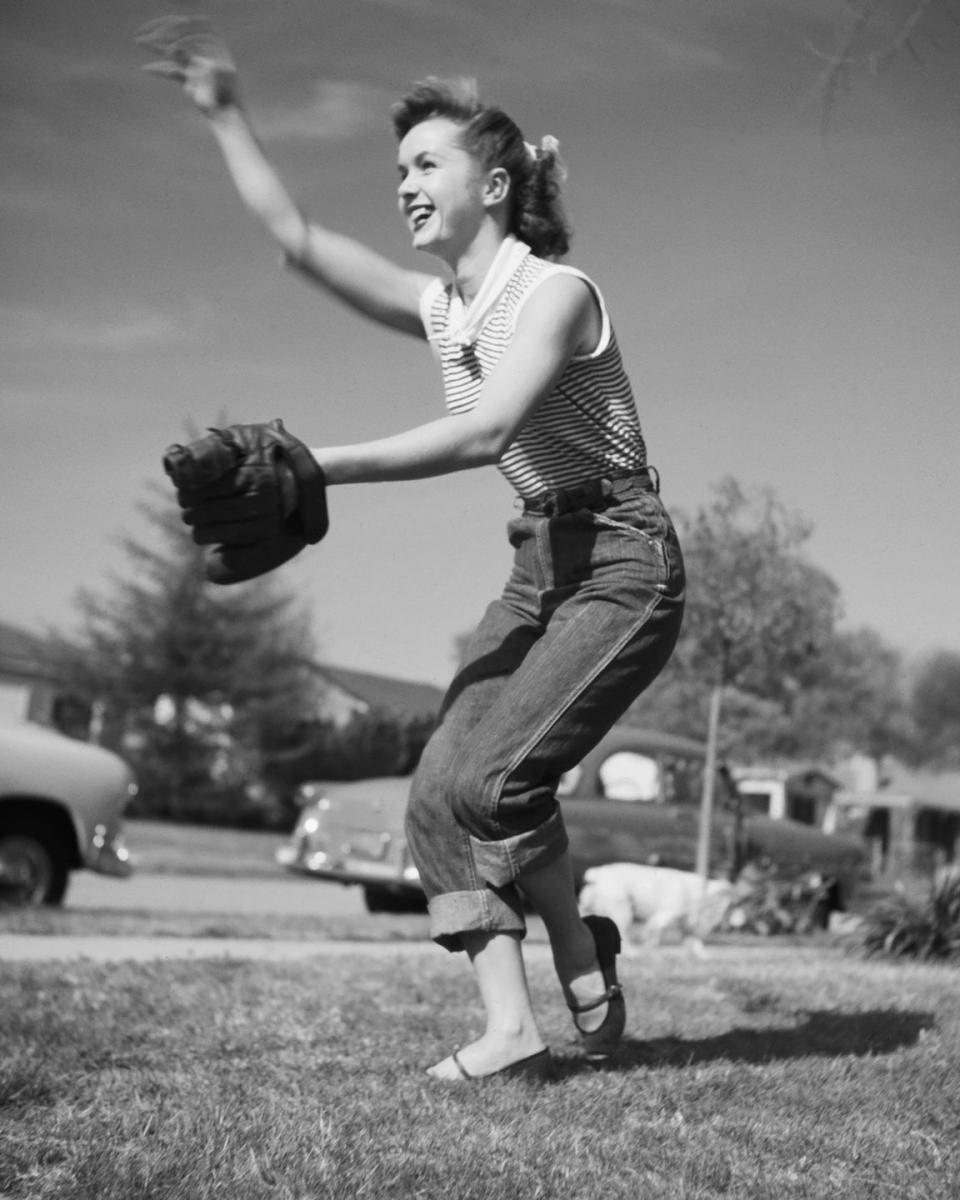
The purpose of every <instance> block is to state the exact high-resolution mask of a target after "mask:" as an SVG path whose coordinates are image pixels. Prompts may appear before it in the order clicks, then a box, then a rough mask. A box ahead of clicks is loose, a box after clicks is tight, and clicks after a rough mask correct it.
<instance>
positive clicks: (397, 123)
mask: <svg viewBox="0 0 960 1200" xmlns="http://www.w3.org/2000/svg"><path fill="white" fill-rule="evenodd" d="M391 116H392V118H393V128H394V132H395V133H396V135H397V138H398V140H400V139H402V138H404V137H406V135H407V134H408V133H409V132H410V130H411V129H413V127H414V126H415V125H419V124H420V123H421V122H422V121H427V120H429V119H430V118H431V117H445V118H447V120H450V121H453V122H455V123H456V124H457V125H459V126H460V127H461V129H462V131H463V132H462V138H463V144H464V147H465V149H466V150H467V151H468V152H469V153H470V154H472V155H474V157H475V158H476V159H477V161H478V162H480V163H481V164H482V166H483V168H484V170H485V171H490V170H493V169H494V168H495V167H502V168H503V169H504V170H505V171H506V172H507V174H508V175H509V176H510V195H511V197H512V205H511V208H510V219H509V222H508V226H507V228H508V231H509V232H510V233H512V234H513V235H514V237H516V238H519V240H520V241H521V242H526V243H527V245H528V246H529V247H530V249H531V250H532V251H533V253H534V254H536V255H538V256H539V257H540V258H550V259H556V258H562V257H563V255H564V254H566V253H567V251H568V250H569V249H570V227H569V225H568V224H567V220H566V217H565V215H564V212H563V206H562V204H561V201H560V186H561V184H562V182H563V178H564V174H565V172H564V168H563V163H562V162H561V160H560V157H559V154H558V153H557V151H556V149H554V148H551V147H548V148H545V149H540V150H537V152H536V156H533V155H531V154H530V151H529V150H528V148H527V144H526V142H525V141H524V137H523V134H522V133H521V132H520V129H519V127H518V126H517V125H516V123H515V122H514V121H512V120H511V119H510V117H508V116H507V114H506V113H505V112H504V111H503V109H501V108H497V107H496V106H494V105H488V104H482V103H481V101H480V98H479V96H478V95H477V86H476V84H475V83H474V82H473V80H470V79H436V78H433V77H432V76H431V77H430V78H427V79H424V80H423V81H422V82H421V83H418V84H416V85H415V86H414V88H413V90H412V91H411V92H410V93H409V94H408V95H406V96H404V98H403V99H402V100H399V101H398V102H397V103H396V104H395V105H394V106H393V108H392V109H391Z"/></svg>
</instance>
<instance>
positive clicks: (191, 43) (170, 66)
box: [137, 17, 430, 337]
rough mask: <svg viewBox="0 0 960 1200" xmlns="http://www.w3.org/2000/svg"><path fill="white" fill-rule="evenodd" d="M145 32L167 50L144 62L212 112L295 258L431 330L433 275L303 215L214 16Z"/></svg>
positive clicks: (375, 309)
mask: <svg viewBox="0 0 960 1200" xmlns="http://www.w3.org/2000/svg"><path fill="white" fill-rule="evenodd" d="M137 40H138V42H140V44H141V45H144V46H146V47H148V48H149V49H150V50H152V51H153V52H154V53H157V54H159V56H160V57H159V59H158V60H157V61H156V62H152V63H149V64H147V66H146V67H145V68H144V69H145V70H147V71H149V72H151V73H153V74H156V75H160V76H162V77H163V78H165V79H172V80H174V81H175V82H178V83H181V84H182V85H183V89H184V91H185V93H186V94H187V96H188V97H189V98H190V99H191V101H192V102H193V103H194V104H195V105H196V107H197V108H198V109H199V110H200V112H201V113H202V114H203V115H204V116H205V117H206V118H207V121H208V122H209V125H210V129H211V131H212V132H213V135H214V137H215V138H216V140H217V143H218V145H219V147H220V150H221V152H222V154H223V157H224V160H225V162H226V165H227V169H228V171H229V172H230V176H231V178H232V180H233V182H234V185H235V186H236V189H237V191H238V192H239V194H240V198H241V200H242V201H243V203H244V204H245V205H246V207H247V208H248V209H249V210H250V212H251V213H253V215H254V216H255V217H257V218H258V219H259V221H260V222H261V224H262V225H263V226H264V227H265V228H266V230H267V232H268V233H270V235H271V236H272V237H273V238H274V240H275V241H276V242H277V244H278V245H279V246H280V248H281V249H282V251H283V253H284V255H285V256H286V258H287V260H288V262H289V263H290V264H291V265H293V266H295V267H297V268H298V269H299V270H301V271H302V272H303V273H304V274H305V275H306V276H307V277H308V278H309V279H310V280H311V281H313V282H315V283H317V284H319V285H320V286H321V287H323V288H325V289H326V290H327V291H329V292H331V293H332V294H333V295H334V296H336V297H337V298H338V299H339V300H342V301H343V302H344V303H345V304H348V305H350V306H351V307H352V308H354V309H356V310H357V311H358V312H360V313H363V314H364V315H365V316H367V317H370V318H372V319H373V320H375V321H379V322H381V323H382V324H384V325H388V326H390V327H391V328H394V329H399V330H401V331H402V332H404V333H410V334H413V335H415V336H419V337H424V336H425V334H424V329H423V324H422V321H421V319H420V311H419V301H420V294H421V292H422V291H423V288H424V286H425V285H426V283H427V281H428V280H429V278H430V277H429V276H427V275H423V274H420V273H419V272H416V271H408V270H405V269H404V268H402V267H399V266H397V265H396V264H395V263H392V262H391V261H390V260H389V259H387V258H384V257H383V256H382V255H380V254H378V253H376V252H375V251H373V250H371V249H370V248H369V247H367V246H364V245H363V244H362V243H360V242H358V241H356V240H355V239H353V238H350V237H346V236H344V235H342V234H338V233H334V232H332V231H331V230H328V229H325V228H323V227H322V226H320V225H317V224H315V223H314V222H312V221H309V220H308V219H307V218H306V217H305V216H304V215H303V213H302V212H301V211H300V209H299V207H298V206H297V205H296V203H295V202H294V201H293V199H292V198H291V196H290V194H289V192H288V191H287V189H286V187H285V186H284V184H283V182H282V181H281V179H280V177H279V175H278V174H277V172H276V171H275V169H274V168H273V166H272V164H271V163H270V162H269V160H268V159H267V157H266V155H265V154H264V152H263V149H262V147H261V145H260V143H259V141H258V139H257V136H256V134H255V133H254V130H253V127H252V125H251V123H250V121H249V119H248V117H247V115H246V112H245V111H244V108H243V105H242V103H241V101H240V93H239V86H238V82H237V71H236V67H235V65H234V62H233V59H232V57H231V55H230V52H229V50H228V49H227V47H226V45H225V44H224V42H223V40H222V39H221V38H220V37H219V35H217V34H216V33H215V31H214V30H213V28H212V27H211V26H210V24H209V22H207V21H205V20H204V19H203V18H199V17H163V18H161V19H160V20H157V21H153V22H151V23H150V24H149V25H146V26H144V27H143V29H142V30H141V31H140V33H139V34H138V36H137Z"/></svg>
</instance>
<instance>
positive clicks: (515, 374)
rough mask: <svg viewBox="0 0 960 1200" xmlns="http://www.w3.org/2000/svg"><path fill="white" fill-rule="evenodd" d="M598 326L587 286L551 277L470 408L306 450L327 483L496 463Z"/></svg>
mask: <svg viewBox="0 0 960 1200" xmlns="http://www.w3.org/2000/svg"><path fill="white" fill-rule="evenodd" d="M599 328H600V314H599V310H598V307H597V302H596V300H595V298H594V296H593V293H592V291H591V290H590V287H589V286H588V285H587V284H586V283H585V282H584V281H583V280H582V279H580V278H578V277H577V276H574V275H555V276H553V277H552V278H550V279H546V280H544V282H543V283H542V284H541V285H540V286H539V287H538V288H537V290H536V291H535V292H534V293H533V294H532V295H531V296H530V298H529V299H528V300H527V302H526V303H525V304H524V306H523V308H522V309H521V311H520V314H519V316H518V318H517V328H516V334H515V336H514V338H513V341H512V342H511V344H510V346H509V347H508V348H507V350H506V351H505V352H504V355H503V357H502V358H501V359H500V361H499V363H498V364H497V366H496V368H495V369H494V370H493V372H492V373H491V374H490V376H489V377H488V379H487V380H486V382H485V383H484V386H483V389H482V391H481V393H480V396H479V399H478V400H477V404H476V407H475V408H473V409H472V410H471V411H470V412H467V413H456V414H451V415H448V416H446V417H441V418H440V419H439V420H436V421H430V422H428V423H427V424H426V425H418V426H417V427H416V428H414V429H409V430H407V431H406V432H404V433H398V434H394V435H392V436H390V437H385V438H379V439H377V440H375V441H370V442H360V443H358V444H356V445H353V446H324V447H318V448H316V449H314V450H313V451H312V453H313V455H314V457H315V458H316V460H317V462H319V464H320V466H321V467H322V468H323V472H324V475H325V476H326V479H327V482H328V483H331V484H335V483H378V482H385V481H387V480H393V479H425V478H428V477H430V476H434V475H446V474H449V473H450V472H453V471H465V470H468V469H469V468H471V467H480V466H485V465H487V464H490V463H496V462H498V461H499V460H500V458H501V457H502V456H503V454H504V452H505V451H506V450H507V449H508V447H509V446H510V445H511V443H512V442H513V441H514V439H515V438H516V436H517V434H518V433H519V432H520V430H521V429H522V428H523V426H524V425H525V424H526V422H527V421H528V420H529V419H530V417H531V416H532V415H533V414H534V412H535V411H536V409H537V407H538V405H539V404H541V403H542V401H543V400H544V399H545V398H546V397H547V396H548V395H549V394H550V392H551V391H552V390H553V388H554V386H555V384H556V383H557V380H558V379H559V378H560V376H561V375H562V374H563V370H564V368H565V367H566V365H567V363H568V362H569V361H570V359H571V357H572V356H573V355H574V354H577V353H582V352H587V351H588V350H590V349H592V347H593V346H594V345H595V344H596V342H597V340H598V337H599Z"/></svg>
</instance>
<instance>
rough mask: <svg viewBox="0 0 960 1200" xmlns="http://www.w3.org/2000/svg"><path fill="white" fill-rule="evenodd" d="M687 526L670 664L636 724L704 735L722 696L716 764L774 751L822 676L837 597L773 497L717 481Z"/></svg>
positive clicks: (683, 520) (684, 521)
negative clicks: (683, 586) (682, 593)
mask: <svg viewBox="0 0 960 1200" xmlns="http://www.w3.org/2000/svg"><path fill="white" fill-rule="evenodd" d="M714 493H715V497H714V500H713V501H712V503H711V504H710V505H708V506H707V507H704V508H701V509H700V510H699V511H698V512H697V513H696V514H695V516H694V517H693V518H689V517H686V516H684V515H683V514H678V518H677V524H678V528H679V532H680V539H681V543H682V545H683V551H684V558H685V561H686V565H687V610H686V616H685V618H684V625H683V630H682V632H681V635H680V641H679V643H678V645H677V650H676V653H675V654H674V658H673V660H672V662H671V664H670V665H669V666H668V667H667V670H666V671H665V672H664V674H663V676H662V678H661V680H659V681H658V682H657V683H656V684H655V685H654V687H653V688H651V689H650V692H649V693H648V694H646V695H645V696H643V697H641V698H640V700H639V701H638V702H637V704H636V705H635V706H634V709H633V713H634V716H635V718H637V719H642V720H643V721H644V722H650V720H651V718H654V720H655V722H656V723H657V724H660V725H662V727H663V728H665V729H669V730H671V731H673V732H676V733H683V734H686V735H688V736H694V737H696V736H701V737H702V736H703V731H704V729H705V728H706V726H707V721H708V713H709V707H710V697H711V693H712V692H713V690H714V689H715V688H720V689H722V690H723V695H724V704H725V707H726V712H727V718H728V719H727V720H726V721H725V723H724V730H723V732H722V734H721V744H720V748H721V750H722V752H723V753H724V754H734V755H736V756H737V757H740V758H750V757H757V756H761V755H767V754H772V753H778V752H781V750H782V748H783V746H784V743H785V742H786V741H788V740H789V729H790V723H791V719H792V715H793V713H794V710H795V709H796V707H797V705H798V704H799V703H800V697H801V696H802V695H803V692H804V690H805V689H807V688H809V687H811V686H812V685H813V684H815V683H816V682H817V681H818V679H819V678H820V677H821V676H822V674H823V671H824V663H825V657H826V653H827V651H828V649H829V647H830V646H831V645H832V644H833V638H834V630H835V626H836V621H837V618H838V614H839V589H838V588H837V586H836V584H835V583H834V582H833V580H832V579H831V578H830V577H829V576H828V575H827V574H826V573H825V572H824V571H822V570H820V568H818V567H815V566H814V565H812V564H811V563H810V562H808V561H807V559H806V558H805V557H804V555H803V552H802V551H803V546H804V543H805V542H806V541H807V539H808V538H809V536H810V532H811V530H810V526H809V524H808V523H807V522H806V521H805V520H803V519H802V518H801V517H799V516H798V515H797V514H794V513H791V512H788V511H787V510H786V509H785V508H784V506H783V505H782V504H781V503H780V502H779V501H778V500H777V499H776V497H775V495H774V493H773V492H772V491H771V490H770V489H766V488H764V489H760V490H758V491H756V492H755V493H753V494H748V493H747V492H746V491H744V489H743V488H742V487H741V486H740V484H739V483H737V482H736V480H734V479H731V478H726V479H723V480H721V481H720V482H719V483H718V484H717V485H715V488H714Z"/></svg>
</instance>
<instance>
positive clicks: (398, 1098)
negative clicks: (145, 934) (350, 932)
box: [0, 939, 960, 1200]
mask: <svg viewBox="0 0 960 1200" xmlns="http://www.w3.org/2000/svg"><path fill="white" fill-rule="evenodd" d="M531 958H532V962H531V966H530V976H531V985H532V987H533V990H534V993H535V997H536V1001H537V1005H538V1009H539V1011H540V1012H541V1013H542V1015H543V1028H544V1033H545V1034H546V1036H547V1037H548V1039H549V1041H550V1043H551V1045H552V1047H553V1049H554V1052H555V1054H556V1057H557V1062H558V1071H557V1080H556V1081H555V1082H553V1083H550V1084H547V1085H545V1086H544V1087H542V1088H535V1087H530V1086H529V1085H525V1084H524V1083H522V1082H520V1081H487V1082H486V1083H484V1084H480V1085H467V1086H462V1087H455V1086H454V1087H451V1086H444V1085H438V1084H435V1083H433V1082H432V1081H429V1080H428V1079H427V1078H426V1077H425V1076H424V1075H423V1074H422V1070H421V1068H422V1067H423V1066H424V1065H426V1064H428V1063H429V1062H431V1061H433V1060H435V1059H438V1058H440V1057H442V1056H443V1055H444V1054H445V1053H447V1052H448V1051H449V1049H450V1048H451V1047H452V1046H454V1045H456V1044H457V1042H458V1041H460V1040H466V1039H468V1038H469V1037H470V1036H471V1034H472V1033H473V1032H475V1031H476V1030H478V1028H479V1024H480V1010H479V1007H478V1003H477V1000H476V997H475V995H474V991H473V988H472V985H471V982H470V979H469V975H468V972H467V969H466V965H465V963H464V961H463V960H462V958H461V957H460V956H456V957H454V956H449V955H445V954H444V953H443V952H442V951H440V950H436V951H433V950H431V949H427V950H423V949H420V948H408V949H404V948H402V947H399V948H395V949H390V950H387V951H384V950H383V949H380V950H378V951H377V952H376V953H374V952H368V953H362V952H358V953H357V954H356V955H353V956H350V957H344V956H343V955H339V956H334V955H328V956H324V955H323V953H322V949H321V950H320V952H319V953H318V956H317V957H316V959H310V960H307V961H303V962H296V963H294V962H289V963H281V964H276V963H273V964H269V965H268V964H264V963H255V962H243V961H236V960H219V959H218V960H209V961H199V962H197V961H194V962H172V961H166V962H156V963H146V964H133V963H123V964H116V965H110V966H104V965H99V964H93V963H70V964H69V965H65V964H52V963H51V964H41V965H26V964H14V963H6V964H4V968H3V971H2V975H0V1014H2V1015H0V1197H2V1198H3V1200H15V1198H16V1200H20V1198H24V1200H27V1198H29V1200H134V1198H140V1197H145V1198H149V1200H160V1198H163V1200H214V1198H217V1200H219V1198H223V1200H254V1198H257V1200H260V1198H261V1197H262V1198H264V1200H267V1198H275V1200H307V1198H310V1200H328V1198H329V1200H339V1198H342V1200H371V1198H381V1197H383V1198H386V1197H390V1198H391V1200H393V1198H396V1200H408V1198H409V1200H415V1198H418V1200H434V1198H435V1200H527V1198H533V1197H541V1198H546V1197H550V1198H556V1200H646V1198H651V1200H654V1198H660V1197H663V1198H665V1200H666V1198H670V1200H678V1198H679V1200H684V1198H689V1200H692V1198H694V1197H696V1198H698V1200H706V1198H708V1197H731V1198H740V1197H755V1198H757V1200H774V1198H776V1200H783V1198H789V1197H805V1198H809V1200H826V1198H830V1200H832V1198H834V1197H842V1198H844V1200H859V1198H861V1197H862V1198H864V1200H866V1198H867V1197H870V1198H871V1200H880V1198H883V1200H941V1198H947V1197H958V1196H960V1185H958V1179H960V1084H958V1081H960V1013H958V1008H960V1005H958V1003H957V1000H958V995H960V973H958V971H957V969H956V968H955V967H953V968H950V967H931V966H917V965H913V964H909V963H907V964H903V963H880V962H865V961H862V960H859V959H855V958H851V957H845V956H844V955H843V954H842V952H840V951H839V950H837V949H836V948H831V947H828V946H823V945H821V946H815V947H803V946H797V945H792V946H785V945H782V944H778V943H777V942H776V941H775V940H773V939H772V940H769V941H760V940H757V941H755V942H750V943H748V944H746V945H741V946H729V945H728V946H720V947H717V948H716V949H715V950H714V951H713V954H712V957H711V958H710V959H708V960H707V961H703V962H701V961H697V960H694V959H691V958H689V957H688V956H687V955H686V954H685V953H684V952H683V951H682V950H679V949H672V948H671V949H665V950H661V951H658V952H656V953H652V952H651V953H650V954H649V955H648V956H647V957H646V958H645V959H631V960H627V961H626V962H625V963H624V967H623V971H622V974H623V975H624V977H625V982H626V984H627V990H628V1002H629V1020H628V1029H627V1038H626V1041H625V1044H624V1045H623V1047H622V1051H621V1054H620V1058H619V1061H618V1062H617V1063H616V1065H615V1066H612V1067H611V1068H609V1069H608V1070H606V1071H603V1072H600V1073H597V1072H594V1071H592V1070H590V1069H589V1068H587V1067H585V1066H584V1065H583V1063H582V1060H581V1059H580V1057H579V1053H578V1050H577V1047H576V1044H575V1042H574V1041H573V1040H572V1039H571V1036H570V1034H571V1029H572V1027H571V1026H570V1024H569V1019H568V1016H567V1014H566V1011H565V1009H564V1008H563V1004H562V999H561V998H560V996H559V992H558V988H557V986H556V984H555V982H554V981H553V978H552V974H551V971H550V968H549V963H548V962H547V961H546V958H545V956H544V954H543V953H542V951H541V952H539V953H535V954H533V955H532V956H531Z"/></svg>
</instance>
